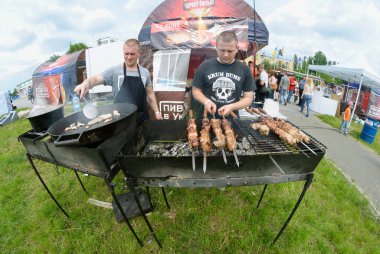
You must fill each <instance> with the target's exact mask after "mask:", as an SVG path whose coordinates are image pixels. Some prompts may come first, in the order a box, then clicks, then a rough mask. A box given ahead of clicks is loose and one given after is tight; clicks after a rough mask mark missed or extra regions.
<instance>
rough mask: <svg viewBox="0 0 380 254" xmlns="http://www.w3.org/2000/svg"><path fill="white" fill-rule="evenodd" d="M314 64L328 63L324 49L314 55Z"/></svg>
mask: <svg viewBox="0 0 380 254" xmlns="http://www.w3.org/2000/svg"><path fill="white" fill-rule="evenodd" d="M314 64H315V65H326V64H327V57H326V56H325V54H323V52H322V51H317V53H315V55H314Z"/></svg>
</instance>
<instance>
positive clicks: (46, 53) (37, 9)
mask: <svg viewBox="0 0 380 254" xmlns="http://www.w3.org/2000/svg"><path fill="white" fill-rule="evenodd" d="M178 1H181V0H178ZM216 1H218V0H216ZM231 1H232V0H231ZM161 2H162V1H158V0H75V1H74V0H64V1H63V0H38V1H30V0H2V1H1V9H0V19H1V22H0V90H13V89H14V88H15V87H16V85H17V84H19V83H21V82H23V81H25V80H27V79H28V78H29V77H31V74H32V73H33V70H34V69H35V68H36V67H37V66H38V65H39V64H40V63H42V62H44V61H46V60H47V59H49V58H50V56H52V55H54V54H57V55H62V54H64V53H65V52H66V51H67V50H68V48H69V45H70V43H78V42H83V43H85V44H86V45H88V46H95V45H96V40H97V39H99V38H104V37H113V38H116V39H119V40H125V39H127V38H131V37H137V35H138V33H139V30H140V28H141V26H142V24H143V23H144V21H145V19H146V18H147V17H148V16H149V14H150V13H151V12H152V11H153V10H154V9H155V8H156V7H157V6H158V5H159V4H160V3H161ZM246 2H247V3H248V4H250V5H253V0H249V1H246ZM256 11H257V12H258V14H259V15H260V16H261V18H262V19H263V21H264V23H265V25H266V26H267V29H268V31H269V45H268V46H266V47H265V48H264V49H263V51H264V52H265V53H267V54H272V52H273V50H274V48H275V47H278V48H284V52H285V57H287V58H292V57H293V55H294V54H297V55H298V56H301V57H303V56H313V55H314V54H315V52H317V51H318V50H321V51H322V52H323V53H325V55H326V56H327V59H328V60H332V61H337V62H344V61H345V60H346V59H347V58H349V57H350V56H352V55H353V54H355V53H357V52H362V53H363V54H364V55H365V56H366V57H367V61H368V63H369V64H370V65H371V66H372V68H373V70H374V71H375V72H376V73H375V74H379V73H380V60H379V56H380V43H379V42H380V1H379V0H345V1H336V0H323V1H320V0H271V1H268V0H256Z"/></svg>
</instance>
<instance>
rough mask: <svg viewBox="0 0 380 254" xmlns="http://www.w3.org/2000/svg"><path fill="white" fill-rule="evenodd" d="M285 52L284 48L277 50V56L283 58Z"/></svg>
mask: <svg viewBox="0 0 380 254" xmlns="http://www.w3.org/2000/svg"><path fill="white" fill-rule="evenodd" d="M284 54H285V52H284V47H282V49H279V50H278V55H279V56H284Z"/></svg>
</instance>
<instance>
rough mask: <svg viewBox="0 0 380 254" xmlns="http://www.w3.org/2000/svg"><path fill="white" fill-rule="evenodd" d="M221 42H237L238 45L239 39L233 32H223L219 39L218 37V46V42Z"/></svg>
mask: <svg viewBox="0 0 380 254" xmlns="http://www.w3.org/2000/svg"><path fill="white" fill-rule="evenodd" d="M219 41H222V42H227V43H229V42H236V44H237V43H238V38H237V36H236V34H235V33H234V32H231V31H224V32H221V33H220V34H219V35H218V36H217V37H216V44H217V45H218V42H219Z"/></svg>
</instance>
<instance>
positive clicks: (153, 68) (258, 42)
mask: <svg viewBox="0 0 380 254" xmlns="http://www.w3.org/2000/svg"><path fill="white" fill-rule="evenodd" d="M223 31H234V32H235V33H236V35H237V37H238V47H239V52H238V54H237V58H238V59H245V58H246V57H248V56H249V55H251V54H253V52H255V51H256V50H258V49H261V48H263V47H264V46H266V45H267V44H268V39H269V33H268V30H267V28H266V26H265V24H264V22H263V20H262V19H261V17H260V16H259V15H258V14H257V13H256V12H255V10H254V9H253V8H252V7H251V6H250V5H249V4H247V3H246V2H245V1H244V0H233V1H231V0H182V1H181V0H166V1H164V2H163V3H161V4H160V5H159V6H158V7H157V8H156V9H155V10H154V11H153V12H152V13H151V14H150V15H149V17H148V18H147V19H146V21H145V23H144V24H143V27H142V28H141V31H140V33H139V37H138V38H139V40H140V42H141V45H142V52H141V56H140V60H139V61H140V64H141V65H142V66H144V67H147V68H148V69H149V70H150V72H151V73H153V87H154V89H155V91H156V96H157V99H158V103H159V107H160V110H161V112H164V113H163V115H164V118H165V117H166V115H167V114H166V112H167V111H168V112H169V111H170V112H169V113H168V114H172V116H173V115H174V117H169V119H173V118H174V119H175V116H176V115H178V114H182V112H179V111H181V110H183V109H184V106H185V107H186V104H185V105H184V102H183V101H184V100H185V91H187V90H188V89H187V88H188V87H189V85H190V84H191V79H192V78H193V76H194V73H195V71H196V69H197V68H198V66H199V65H200V64H201V63H202V62H203V61H204V60H206V59H208V58H213V57H216V50H215V46H216V37H217V35H218V34H220V33H221V32H223ZM165 109H166V110H165ZM173 111H175V113H173Z"/></svg>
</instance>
